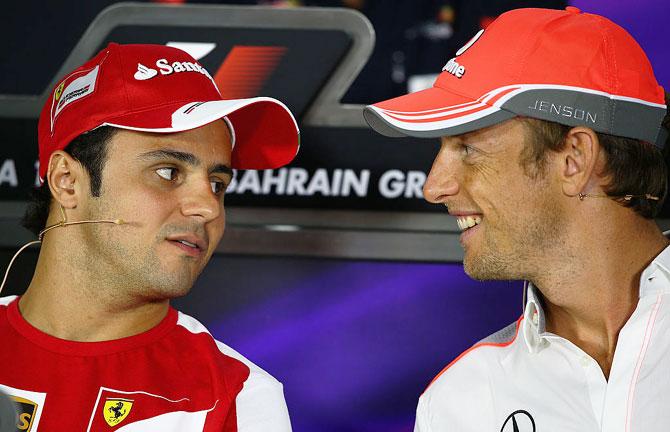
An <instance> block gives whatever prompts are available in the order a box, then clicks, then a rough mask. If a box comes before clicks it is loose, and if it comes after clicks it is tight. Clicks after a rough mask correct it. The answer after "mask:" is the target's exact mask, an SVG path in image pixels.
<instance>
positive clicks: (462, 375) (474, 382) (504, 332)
mask: <svg viewBox="0 0 670 432" xmlns="http://www.w3.org/2000/svg"><path fill="white" fill-rule="evenodd" d="M520 327H521V318H519V320H517V321H516V322H514V323H512V324H510V325H508V326H507V327H505V328H503V329H501V330H499V331H497V332H495V333H493V334H492V335H490V336H488V337H486V338H484V339H482V340H481V341H479V342H477V343H476V344H474V345H473V346H472V347H470V348H468V349H467V350H465V351H464V352H463V353H461V355H459V356H458V357H456V359H454V360H453V361H452V362H451V363H449V365H447V367H445V368H444V369H443V370H442V371H441V372H440V373H439V374H438V375H437V376H436V377H435V378H434V379H433V381H432V382H431V383H430V384H429V385H428V388H426V390H425V391H424V393H423V394H422V395H421V397H420V398H419V406H418V407H417V413H416V427H415V431H420V432H424V431H437V430H444V429H450V430H491V428H492V427H493V426H494V423H495V422H493V419H492V418H490V416H487V415H484V413H488V412H492V411H493V410H492V409H491V407H489V406H487V405H489V404H491V403H492V402H493V401H492V399H491V394H492V392H493V391H495V389H492V388H491V386H492V385H493V386H494V387H495V386H496V384H495V383H496V382H497V381H498V378H500V377H502V376H504V375H505V369H504V364H505V361H504V360H505V358H506V357H507V356H508V355H509V354H510V352H511V351H514V350H515V349H517V348H518V345H517V342H518V341H519V330H520Z"/></svg>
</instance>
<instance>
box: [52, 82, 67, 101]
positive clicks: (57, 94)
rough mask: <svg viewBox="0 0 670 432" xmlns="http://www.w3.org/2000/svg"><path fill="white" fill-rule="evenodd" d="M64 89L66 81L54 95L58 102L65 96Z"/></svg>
mask: <svg viewBox="0 0 670 432" xmlns="http://www.w3.org/2000/svg"><path fill="white" fill-rule="evenodd" d="M63 87H65V81H63V82H62V83H60V85H59V86H58V88H57V89H56V92H55V93H54V99H55V100H56V101H58V99H60V97H61V95H62V94H63Z"/></svg>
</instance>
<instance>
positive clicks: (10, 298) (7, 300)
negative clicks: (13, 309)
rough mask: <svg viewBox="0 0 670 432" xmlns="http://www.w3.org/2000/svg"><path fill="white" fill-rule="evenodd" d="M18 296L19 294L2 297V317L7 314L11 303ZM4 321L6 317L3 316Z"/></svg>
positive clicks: (0, 310) (0, 313)
mask: <svg viewBox="0 0 670 432" xmlns="http://www.w3.org/2000/svg"><path fill="white" fill-rule="evenodd" d="M17 298H18V296H7V297H0V317H6V316H7V309H8V308H9V305H10V304H11V303H12V302H13V301H14V300H16V299H17ZM3 321H4V318H3Z"/></svg>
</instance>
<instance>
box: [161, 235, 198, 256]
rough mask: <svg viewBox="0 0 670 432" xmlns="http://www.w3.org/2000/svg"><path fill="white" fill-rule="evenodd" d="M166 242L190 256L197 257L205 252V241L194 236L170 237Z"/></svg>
mask: <svg viewBox="0 0 670 432" xmlns="http://www.w3.org/2000/svg"><path fill="white" fill-rule="evenodd" d="M167 240H168V241H169V242H170V243H172V244H173V245H175V246H177V247H179V248H180V249H181V250H183V251H184V252H186V253H187V254H189V255H191V256H199V255H200V254H201V253H203V252H204V251H206V250H207V241H206V240H205V239H204V238H202V237H199V236H196V235H194V234H181V235H172V236H169V237H168V238H167Z"/></svg>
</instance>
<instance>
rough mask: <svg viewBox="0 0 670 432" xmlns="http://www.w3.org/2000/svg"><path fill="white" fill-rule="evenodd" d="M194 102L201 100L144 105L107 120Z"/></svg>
mask: <svg viewBox="0 0 670 432" xmlns="http://www.w3.org/2000/svg"><path fill="white" fill-rule="evenodd" d="M193 102H200V101H194V100H192V99H182V100H173V101H170V102H166V103H162V104H158V105H152V106H150V107H144V108H142V109H137V110H132V111H126V112H124V113H123V114H121V115H117V116H114V117H111V118H109V119H106V120H105V121H108V120H111V119H116V118H119V117H125V116H127V115H131V114H138V113H142V112H146V111H153V110H155V109H157V108H163V107H167V106H171V105H176V104H181V105H180V106H184V105H185V104H188V103H193ZM204 102H210V101H204ZM103 123H104V121H103Z"/></svg>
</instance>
